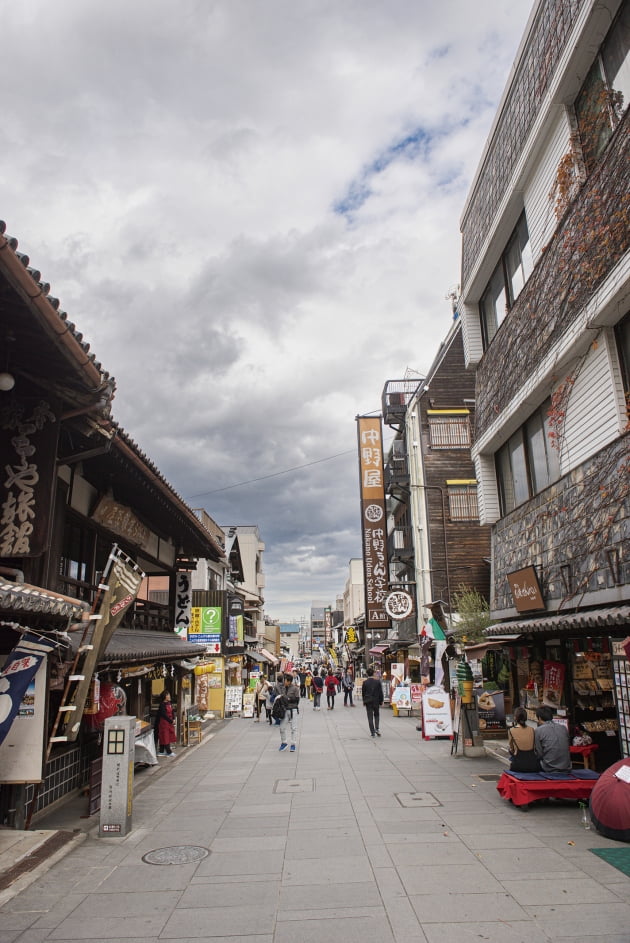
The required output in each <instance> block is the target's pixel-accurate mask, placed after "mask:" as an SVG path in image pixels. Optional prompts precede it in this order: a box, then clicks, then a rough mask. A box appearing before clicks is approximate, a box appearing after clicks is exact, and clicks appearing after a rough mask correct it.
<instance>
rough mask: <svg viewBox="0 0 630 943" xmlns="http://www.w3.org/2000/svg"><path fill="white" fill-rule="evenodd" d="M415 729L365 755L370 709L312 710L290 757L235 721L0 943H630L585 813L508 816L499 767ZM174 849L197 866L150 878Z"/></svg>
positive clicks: (305, 708) (46, 891) (1, 914)
mask: <svg viewBox="0 0 630 943" xmlns="http://www.w3.org/2000/svg"><path fill="white" fill-rule="evenodd" d="M415 728H416V720H415V719H414V718H404V717H393V716H392V714H391V712H390V711H389V710H384V711H383V712H382V722H381V730H382V733H383V736H382V737H381V738H380V739H371V738H370V736H369V734H368V730H367V722H366V718H365V711H364V710H363V708H362V707H361V706H360V705H359V706H357V707H356V708H354V709H349V708H347V709H344V708H343V706H341V705H338V706H337V707H336V708H335V710H334V711H326V709H325V708H324V709H323V710H322V711H321V712H314V711H313V710H312V709H311V708H310V705H309V704H308V703H304V702H302V712H301V716H300V740H299V744H298V749H297V752H295V753H290V752H289V751H288V750H287V751H285V752H283V753H279V752H278V745H279V735H278V729H277V728H276V727H273V728H272V727H269V726H268V725H267V724H265V723H260V724H255V723H253V722H252V721H251V720H245V719H242V718H235V719H232V720H229V721H226V722H225V723H224V724H222V725H221V726H220V727H219V728H218V729H217V730H216V732H215V733H214V736H212V737H211V738H210V739H207V740H205V741H204V742H203V743H202V744H201V745H200V746H197V747H194V748H191V749H189V750H186V751H181V753H180V755H179V756H178V757H177V759H175V760H162V761H161V763H160V765H161V770H160V773H159V775H156V776H154V777H152V778H151V779H149V780H146V786H145V788H143V789H142V791H141V792H140V793H139V794H138V795H137V796H136V798H135V802H134V813H133V826H134V827H133V831H132V832H131V833H130V834H129V835H128V836H127V837H126V838H107V839H102V838H101V839H99V838H98V837H97V833H96V830H95V826H96V825H97V823H96V822H91V820H89V821H88V823H86V820H85V819H83V820H80V819H79V820H77V821H75V823H74V827H75V828H78V829H82V830H84V831H83V833H81V834H79V835H78V836H77V837H78V838H79V839H80V838H83V840H82V841H78V842H77V843H76V844H75V843H74V842H73V843H72V844H71V846H70V851H69V852H68V853H67V854H66V855H65V857H63V858H62V859H61V860H58V861H56V862H55V863H53V864H52V866H51V867H50V868H49V869H48V870H47V871H46V873H44V874H41V875H40V876H38V877H37V878H36V880H35V881H34V882H33V883H32V884H31V885H30V886H29V887H28V888H26V889H25V890H22V891H21V892H19V893H17V894H15V895H14V896H13V897H11V898H10V899H8V900H5V901H4V903H2V905H1V906H0V939H1V940H2V943H48V941H54V940H57V941H63V943H70V941H73V940H90V941H93V943H99V941H105V940H107V941H109V943H118V941H120V943H122V941H125V943H128V941H133V943H158V941H171V940H174V941H179V943H192V941H200V940H201V941H203V940H210V941H212V943H327V941H328V940H330V939H333V938H334V939H335V940H343V941H344V943H410V941H413V943H455V941H457V943H467V941H476V943H478V941H480V940H482V941H486V943H532V941H537V943H538V941H551V940H563V941H572V943H589V941H592V943H595V940H597V941H598V943H628V941H629V940H630V879H629V878H628V877H626V876H624V875H623V874H622V873H621V872H620V871H618V870H616V869H615V868H613V867H612V866H610V865H608V864H606V863H605V862H604V861H602V860H601V859H600V858H598V857H597V856H596V855H594V854H592V853H591V852H590V851H589V850H588V849H589V848H602V847H609V846H612V847H617V848H619V847H625V846H623V845H620V844H619V843H616V842H610V841H608V840H607V839H604V838H602V837H601V836H599V835H598V834H597V833H596V832H595V831H586V830H584V829H583V827H582V826H581V825H580V816H579V810H578V808H577V806H576V805H575V804H570V803H566V804H565V803H560V802H558V803H553V804H549V805H544V806H540V807H537V808H534V809H532V810H531V811H530V812H528V813H523V812H521V811H519V810H517V809H515V808H514V807H513V806H511V805H510V804H509V803H507V802H505V801H504V800H502V799H501V798H500V797H499V795H498V793H497V791H496V781H486V780H484V778H483V777H484V776H492V774H499V773H500V772H501V770H502V767H501V765H500V764H499V763H498V762H497V761H496V760H494V759H492V758H482V759H471V758H465V757H462V756H458V757H452V756H451V755H450V750H451V744H450V741H444V740H440V741H430V742H423V741H422V740H421V739H420V734H419V733H418V732H417V731H416V729H415ZM165 764H168V765H167V767H166V769H164V765H165ZM67 815H68V813H66V819H65V820H63V821H62V822H61V824H62V827H64V828H67V827H68V825H69V824H70V823H69V822H68V821H67ZM56 821H57V823H59V821H60V820H59V817H57V819H56ZM41 824H42V828H43V829H44V830H45V829H50V828H55V821H54V820H52V817H51V821H50V822H46V821H44V822H42V823H41ZM86 829H87V832H86V831H85V830H86ZM175 846H178V847H179V846H184V850H185V851H186V852H187V853H188V852H191V849H192V850H193V851H194V850H198V851H199V854H201V855H203V857H202V858H201V859H200V860H195V861H190V862H186V863H177V864H168V865H161V864H150V863H147V862H145V861H144V860H143V856H145V855H147V853H149V852H152V851H156V850H157V849H161V848H173V847H175ZM206 852H208V853H207V854H206Z"/></svg>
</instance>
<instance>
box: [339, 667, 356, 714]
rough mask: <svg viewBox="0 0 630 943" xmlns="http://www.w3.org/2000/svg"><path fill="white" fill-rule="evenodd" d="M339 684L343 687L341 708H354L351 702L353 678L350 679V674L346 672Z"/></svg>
mask: <svg viewBox="0 0 630 943" xmlns="http://www.w3.org/2000/svg"><path fill="white" fill-rule="evenodd" d="M341 684H342V687H343V706H344V707H348V706H349V707H354V703H353V701H352V692H353V691H354V678H353V677H352V672H350V671H349V670H346V672H345V674H344V676H343V679H342V682H341Z"/></svg>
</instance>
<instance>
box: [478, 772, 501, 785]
mask: <svg viewBox="0 0 630 943" xmlns="http://www.w3.org/2000/svg"><path fill="white" fill-rule="evenodd" d="M477 779H481V780H483V782H484V783H498V782H499V780H500V779H501V774H500V773H477Z"/></svg>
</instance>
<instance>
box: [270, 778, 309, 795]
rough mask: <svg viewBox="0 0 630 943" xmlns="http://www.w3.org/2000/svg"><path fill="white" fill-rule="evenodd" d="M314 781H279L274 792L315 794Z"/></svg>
mask: <svg viewBox="0 0 630 943" xmlns="http://www.w3.org/2000/svg"><path fill="white" fill-rule="evenodd" d="M314 790H315V785H314V782H313V780H312V779H277V780H276V784H275V786H274V787H273V791H274V792H314Z"/></svg>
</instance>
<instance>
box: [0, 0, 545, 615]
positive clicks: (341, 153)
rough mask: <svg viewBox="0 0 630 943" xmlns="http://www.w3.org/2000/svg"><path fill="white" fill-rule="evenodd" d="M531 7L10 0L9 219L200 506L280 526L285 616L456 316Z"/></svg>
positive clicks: (344, 524) (482, 2)
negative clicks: (469, 239)
mask: <svg viewBox="0 0 630 943" xmlns="http://www.w3.org/2000/svg"><path fill="white" fill-rule="evenodd" d="M531 5H532V4H531V2H530V0H474V2H473V0H177V2H168V3H167V2H165V0H133V2H130V0H107V2H106V3H103V2H95V0H54V2H51V0H20V2H19V3H11V4H5V5H3V10H2V30H1V32H0V58H1V61H2V71H3V81H2V83H0V113H1V114H2V126H1V128H2V129H1V131H0V136H1V139H2V161H1V162H0V187H1V199H0V218H3V219H5V221H6V223H7V231H8V232H9V233H10V234H11V235H14V236H16V237H17V238H18V240H19V243H20V250H21V251H24V252H26V253H27V254H28V255H29V256H30V258H31V264H32V265H34V266H35V267H37V268H38V269H40V270H41V272H42V277H43V278H44V280H46V281H49V282H50V283H51V286H52V294H54V295H56V296H57V297H59V298H60V299H61V306H62V308H64V309H65V310H66V311H67V312H68V315H69V317H70V319H71V320H72V321H74V322H75V324H76V325H77V328H78V329H79V330H80V331H81V332H82V333H83V335H84V338H85V340H87V341H89V342H90V344H91V346H92V350H93V351H94V353H95V354H96V357H97V359H98V360H100V361H101V363H102V364H103V366H104V368H105V369H106V370H107V371H109V373H110V374H113V375H114V376H115V377H116V381H117V394H116V398H115V400H114V417H115V418H116V419H117V421H118V422H119V423H120V424H121V425H122V426H123V427H124V429H125V430H126V431H127V433H128V434H129V435H130V436H131V437H132V438H133V439H134V440H135V441H136V442H137V443H138V445H139V446H140V448H141V449H142V450H143V451H145V452H146V453H147V455H148V456H149V457H150V458H151V459H152V460H153V461H154V463H155V464H156V465H157V466H158V468H159V469H160V470H161V471H162V473H163V474H164V476H165V477H166V478H167V480H168V481H169V482H170V483H171V484H172V485H173V487H174V488H175V490H176V491H177V492H178V493H179V494H180V495H182V496H183V497H184V498H185V500H187V502H188V503H189V504H190V505H191V506H192V507H204V508H205V509H206V510H207V511H208V513H209V514H210V515H211V516H212V517H213V518H214V519H215V520H216V521H217V522H218V523H219V524H257V525H258V527H259V529H260V534H261V538H262V539H263V540H264V542H265V545H266V552H265V555H264V566H265V573H266V581H267V585H266V589H265V600H266V602H265V610H266V612H267V613H268V615H270V616H271V617H272V618H277V619H280V620H281V621H289V620H290V619H293V618H300V617H301V616H303V615H308V613H309V610H310V606H311V602H312V601H313V600H321V601H323V602H329V603H330V604H331V605H333V606H334V603H335V599H336V597H337V596H339V595H341V593H342V591H343V587H344V583H345V580H346V578H347V574H348V561H349V560H350V558H351V557H358V556H360V553H361V536H360V513H359V481H358V468H357V444H356V423H355V417H356V415H357V414H363V413H369V412H372V411H376V410H379V409H380V396H381V391H382V389H383V386H384V384H385V382H386V381H387V380H388V379H398V378H401V377H403V376H404V374H405V371H406V369H407V368H408V367H409V368H411V369H413V370H415V371H417V372H419V373H423V372H424V371H426V370H427V369H428V367H429V366H430V365H431V362H432V360H433V357H434V355H435V353H436V351H437V347H438V345H439V343H440V341H441V340H442V339H443V338H444V336H445V335H446V333H447V332H448V329H449V327H450V323H451V317H452V314H451V307H450V302H449V301H447V300H446V295H447V293H448V292H449V291H450V290H451V289H453V288H454V287H455V286H456V285H457V283H458V281H459V261H460V235H459V219H460V215H461V212H462V209H463V205H464V201H465V199H466V195H467V192H468V188H469V186H470V183H471V180H472V178H473V175H474V173H475V170H476V167H477V164H478V161H479V158H480V155H481V151H482V148H483V145H484V142H485V138H486V135H487V133H488V130H489V128H490V125H491V123H492V120H493V117H494V113H495V109H496V106H497V103H498V101H499V99H500V97H501V94H502V91H503V87H504V85H505V82H506V79H507V76H508V73H509V70H510V67H511V65H512V62H513V60H514V56H515V54H516V50H517V48H518V45H519V42H520V39H521V34H522V32H523V29H524V26H525V24H526V22H527V18H528V16H529V13H530V9H531ZM296 466H307V467H303V468H299V469H296ZM287 469H296V470H292V471H287ZM271 476H273V477H271ZM252 479H261V480H259V481H252ZM242 482H248V483H246V484H241V483H242ZM235 485H238V487H233V486H235Z"/></svg>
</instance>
